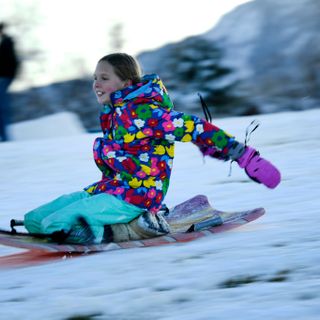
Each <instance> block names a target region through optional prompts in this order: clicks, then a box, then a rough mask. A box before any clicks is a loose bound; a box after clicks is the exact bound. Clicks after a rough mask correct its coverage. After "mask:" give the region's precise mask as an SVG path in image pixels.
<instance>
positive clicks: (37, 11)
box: [0, 0, 248, 86]
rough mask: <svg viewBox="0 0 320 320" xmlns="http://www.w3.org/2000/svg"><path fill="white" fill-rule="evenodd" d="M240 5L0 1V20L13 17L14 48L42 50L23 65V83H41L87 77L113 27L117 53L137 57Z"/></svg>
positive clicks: (215, 0) (211, 0) (213, 1)
mask: <svg viewBox="0 0 320 320" xmlns="http://www.w3.org/2000/svg"><path fill="white" fill-rule="evenodd" d="M244 2H248V0H226V1H220V0H198V1H185V2H181V1H173V0H162V1H159V2H157V1H155V2H153V1H150V0H137V1H131V0H122V1H115V0H114V1H108V0H90V1H88V0H83V1H77V0H67V1H66V0H55V1H51V0H0V7H1V12H0V20H6V19H8V17H15V19H14V20H15V24H13V25H12V27H11V29H9V30H10V31H11V32H12V33H13V34H14V35H15V36H16V38H17V40H19V41H20V44H19V43H17V46H19V45H20V47H21V48H22V49H24V50H25V48H27V47H28V50H29V51H30V50H32V49H38V50H41V51H42V53H41V55H40V56H33V57H32V56H31V57H30V56H29V58H28V60H27V61H25V62H24V63H25V66H24V67H25V68H24V70H25V71H26V72H27V73H29V74H30V76H29V77H26V79H25V80H27V81H29V82H30V83H46V82H50V81H52V79H56V80H62V79H65V78H73V77H75V76H81V75H83V74H85V73H87V72H89V70H90V72H91V70H93V69H94V67H95V64H96V62H97V60H98V59H99V58H100V57H102V56H103V55H105V54H106V53H109V52H111V51H113V50H115V49H116V48H117V47H116V46H115V45H114V44H113V42H112V37H111V34H112V30H114V28H115V27H116V26H119V25H120V26H121V32H120V36H121V37H120V38H122V39H123V41H122V42H121V43H122V46H121V47H120V49H121V51H124V52H127V53H129V54H132V55H137V54H138V53H140V52H142V51H145V50H151V49H155V48H157V47H160V46H162V45H164V44H166V43H169V42H175V41H180V40H182V39H184V38H186V37H188V36H191V35H197V34H201V33H204V32H206V31H208V30H210V29H211V28H213V27H214V25H215V24H216V23H217V22H218V21H219V19H220V17H221V16H222V15H223V14H225V13H227V12H229V11H231V10H232V9H233V8H234V7H235V6H237V5H239V4H242V3H244ZM18 16H19V19H17V17H18ZM30 17H31V18H32V20H31V19H30ZM21 21H24V23H25V24H28V28H27V30H26V29H24V30H26V31H27V32H25V35H24V36H23V37H22V36H21V33H23V32H21V28H20V30H19V28H16V30H15V28H14V27H15V25H19V23H20V25H21V23H22V22H21ZM17 30H18V31H17ZM17 32H19V33H17ZM32 46H33V48H32ZM31 73H32V76H31ZM34 74H36V77H35V76H34ZM17 86H18V85H17Z"/></svg>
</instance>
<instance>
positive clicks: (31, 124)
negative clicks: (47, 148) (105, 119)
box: [9, 112, 85, 141]
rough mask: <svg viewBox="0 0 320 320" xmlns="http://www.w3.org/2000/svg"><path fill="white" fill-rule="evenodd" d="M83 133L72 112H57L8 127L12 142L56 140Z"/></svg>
mask: <svg viewBox="0 0 320 320" xmlns="http://www.w3.org/2000/svg"><path fill="white" fill-rule="evenodd" d="M84 132H85V129H84V127H83V125H82V123H81V121H80V119H79V118H78V116H77V115H76V114H75V113H72V112H59V113H55V114H52V115H49V116H45V117H42V118H39V119H33V120H28V121H23V122H18V123H14V124H12V125H10V126H9V133H10V137H11V140H14V141H16V140H36V139H48V138H58V137H65V136H72V135H79V134H81V133H84Z"/></svg>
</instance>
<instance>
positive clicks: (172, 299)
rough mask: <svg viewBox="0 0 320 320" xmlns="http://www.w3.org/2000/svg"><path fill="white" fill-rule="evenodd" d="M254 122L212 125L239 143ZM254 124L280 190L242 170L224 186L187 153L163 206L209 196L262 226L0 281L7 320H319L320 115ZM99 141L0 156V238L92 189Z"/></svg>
mask: <svg viewBox="0 0 320 320" xmlns="http://www.w3.org/2000/svg"><path fill="white" fill-rule="evenodd" d="M252 119H253V117H243V118H229V119H219V121H217V122H216V124H217V125H219V126H220V127H222V128H224V129H226V130H227V131H229V132H230V133H233V134H235V135H236V136H237V137H238V139H239V140H242V139H243V137H244V132H245V128H246V126H247V125H248V124H249V123H250V121H251V120H252ZM256 119H258V120H260V122H261V127H260V128H259V129H258V130H257V131H255V132H254V134H253V136H252V138H251V141H250V142H251V144H252V145H254V146H256V147H257V148H258V149H259V150H260V152H261V153H262V155H263V156H265V157H266V158H268V159H272V161H273V162H274V163H275V164H277V165H278V167H279V168H280V169H281V171H282V175H283V182H282V184H281V185H280V187H279V188H277V189H276V190H268V189H266V188H264V187H263V186H261V185H257V184H255V183H254V182H251V181H250V180H249V179H248V178H247V177H246V176H245V174H244V173H243V172H242V171H241V170H239V169H238V168H237V165H236V164H234V165H233V170H232V176H231V177H228V172H229V164H228V163H222V162H218V161H214V160H211V159H205V161H203V159H202V158H201V156H200V155H199V152H198V151H197V150H196V149H195V147H194V146H193V145H191V144H182V143H180V144H177V148H176V159H175V163H174V172H173V175H172V183H171V186H170V189H169V194H168V196H167V199H166V203H167V204H168V205H170V206H171V205H173V204H175V203H178V202H180V201H183V200H185V199H187V198H188V197H191V196H193V195H195V194H199V193H204V194H206V195H208V197H209V199H210V201H211V202H212V203H213V204H214V206H215V207H217V208H219V209H226V210H232V209H246V208H253V207H260V206H263V207H265V208H266V210H267V214H266V215H265V216H264V217H262V218H261V219H259V220H257V221H255V222H253V223H251V224H249V225H247V226H245V227H243V228H240V229H237V230H235V231H231V232H229V233H224V234H221V235H217V236H211V237H206V238H203V239H200V240H198V241H195V242H191V243H187V244H179V245H171V246H165V247H158V248H145V249H131V250H126V251H115V252H108V253H102V254H97V255H93V256H85V257H81V258H78V259H69V260H68V259H67V260H61V261H59V262H55V263H52V264H47V265H42V266H36V267H30V268H24V269H13V270H0V319H12V320H18V319H19V320H20V319H22V318H23V319H25V320H29V319H30V320H31V319H32V320H33V319H54V320H61V319H72V316H76V315H78V316H80V315H82V316H85V315H86V316H87V318H83V319H113V320H120V319H121V320H138V319H139V320H142V319H146V320H147V319H148V320H149V319H157V320H158V319H159V320H160V319H161V320H176V319H178V320H180V319H184V320H194V319H196V320H211V319H219V320H220V319H240V320H242V319H243V320H251V319H252V320H256V319H259V320H260V319H268V320H270V319H272V320H280V319H281V320H282V319H283V320H287V319H291V320H294V319H301V320H311V319H314V320H316V319H319V315H320V268H319V263H320V254H319V247H320V241H319V225H320V216H319V212H320V209H319V204H320V200H319V196H320V193H319V190H320V182H319V181H320V169H319V159H320V142H319V138H320V129H319V119H320V109H315V110H312V111H304V112H296V113H293V112H292V113H277V114H272V115H261V116H260V115H259V116H257V117H256ZM94 137H95V135H94V134H81V135H77V136H72V137H64V138H56V139H50V140H49V139H48V140H38V141H28V142H25V141H20V142H19V141H18V142H12V143H3V144H0V212H1V213H0V226H1V227H4V226H7V224H8V221H9V220H10V219H11V218H12V217H15V218H22V216H23V213H24V212H25V211H27V210H30V209H32V208H33V207H35V206H37V205H40V204H42V203H43V202H46V201H49V200H51V199H52V198H53V197H56V196H58V195H60V194H61V193H66V192H72V191H75V190H79V189H80V188H82V187H83V186H86V185H87V184H89V183H90V182H92V181H95V180H96V179H97V178H98V177H99V172H98V170H97V169H96V168H95V165H94V164H93V161H92V156H91V146H92V142H93V139H94ZM187 176H188V178H187ZM8 252H15V251H14V249H10V248H5V247H0V255H4V254H7V253H8Z"/></svg>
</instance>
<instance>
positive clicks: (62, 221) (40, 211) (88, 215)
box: [24, 191, 144, 243]
mask: <svg viewBox="0 0 320 320" xmlns="http://www.w3.org/2000/svg"><path fill="white" fill-rule="evenodd" d="M143 211H144V210H143V209H141V208H138V207H136V206H134V205H132V204H130V203H127V202H125V201H123V200H120V199H118V198H116V197H115V196H113V195H110V194H107V193H100V194H97V195H90V194H89V193H87V192H85V191H79V192H74V193H71V194H66V195H63V196H61V197H59V198H57V199H55V200H53V201H51V202H49V203H47V204H44V205H42V206H40V207H39V208H36V209H34V210H32V211H30V212H28V213H26V214H25V216H24V225H25V228H26V229H27V230H28V232H30V233H43V234H51V233H53V232H56V231H61V230H63V231H65V232H68V231H70V229H71V228H72V226H75V225H76V224H77V223H78V220H79V218H80V217H82V218H84V219H85V220H86V222H87V223H88V224H89V225H90V227H91V230H92V232H93V234H94V236H95V242H96V243H100V242H101V241H102V238H103V232H104V226H105V225H110V224H116V223H128V222H130V221H131V220H133V219H135V218H136V217H138V216H139V215H140V214H141V213H142V212H143Z"/></svg>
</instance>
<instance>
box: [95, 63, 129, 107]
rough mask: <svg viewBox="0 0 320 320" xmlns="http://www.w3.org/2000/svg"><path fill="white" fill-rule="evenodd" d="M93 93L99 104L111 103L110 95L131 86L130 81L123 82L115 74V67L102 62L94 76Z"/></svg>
mask: <svg viewBox="0 0 320 320" xmlns="http://www.w3.org/2000/svg"><path fill="white" fill-rule="evenodd" d="M93 78H94V80H93V91H94V93H95V94H96V97H97V100H98V103H100V104H102V105H105V104H108V103H110V94H111V93H112V92H115V91H117V90H120V89H123V88H125V87H127V86H128V85H130V84H131V81H130V80H125V81H124V80H121V79H120V78H119V77H118V76H117V75H116V74H115V72H114V69H113V66H112V65H111V64H110V63H108V62H107V61H100V62H99V63H98V64H97V67H96V70H95V72H94V74H93Z"/></svg>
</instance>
